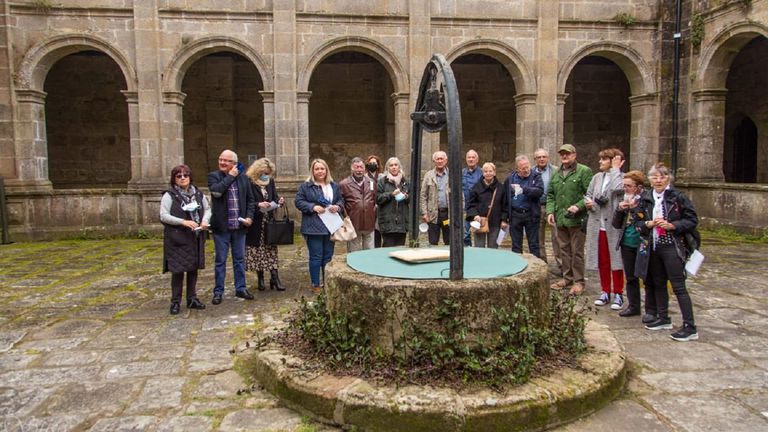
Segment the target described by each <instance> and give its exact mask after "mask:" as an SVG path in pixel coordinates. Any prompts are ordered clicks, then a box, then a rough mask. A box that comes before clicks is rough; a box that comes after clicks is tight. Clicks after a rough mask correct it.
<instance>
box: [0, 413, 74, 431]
mask: <svg viewBox="0 0 768 432" xmlns="http://www.w3.org/2000/svg"><path fill="white" fill-rule="evenodd" d="M82 421H83V420H82V419H81V418H78V417H76V416H53V417H13V416H11V417H5V418H0V430H1V431H3V432H29V431H57V432H58V431H71V430H76V428H77V426H78V425H79V424H80V423H82Z"/></svg>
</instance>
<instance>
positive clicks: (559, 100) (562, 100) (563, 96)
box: [557, 93, 571, 105]
mask: <svg viewBox="0 0 768 432" xmlns="http://www.w3.org/2000/svg"><path fill="white" fill-rule="evenodd" d="M570 95H571V94H570V93H558V94H557V104H558V105H565V100H566V99H568V96H570Z"/></svg>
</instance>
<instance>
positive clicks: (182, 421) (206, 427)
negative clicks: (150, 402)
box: [157, 416, 213, 432]
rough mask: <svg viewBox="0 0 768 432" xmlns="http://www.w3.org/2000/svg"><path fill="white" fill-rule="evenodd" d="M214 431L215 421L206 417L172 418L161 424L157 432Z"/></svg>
mask: <svg viewBox="0 0 768 432" xmlns="http://www.w3.org/2000/svg"><path fill="white" fill-rule="evenodd" d="M212 429H213V420H211V419H210V418H209V417H204V416H183V417H170V418H168V419H167V420H165V421H164V422H163V423H161V424H160V426H158V428H157V432H207V431H210V430H212Z"/></svg>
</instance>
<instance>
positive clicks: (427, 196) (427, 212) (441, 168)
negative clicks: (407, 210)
mask: <svg viewBox="0 0 768 432" xmlns="http://www.w3.org/2000/svg"><path fill="white" fill-rule="evenodd" d="M432 163H433V164H434V168H433V169H431V170H429V171H427V173H426V174H424V180H422V181H421V191H420V192H419V194H420V195H419V199H420V201H421V202H420V205H421V219H422V220H423V221H424V222H426V223H427V225H428V226H429V228H428V229H427V238H428V239H429V244H431V245H436V244H437V243H438V242H439V241H440V233H441V232H442V233H443V244H446V245H447V244H450V242H451V235H450V227H449V226H448V223H447V222H446V221H447V220H448V195H449V193H450V186H449V184H448V174H449V173H448V166H447V165H448V155H447V154H445V152H444V151H442V150H438V151H436V152H435V153H434V154H432Z"/></svg>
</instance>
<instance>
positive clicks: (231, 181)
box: [208, 150, 256, 305]
mask: <svg viewBox="0 0 768 432" xmlns="http://www.w3.org/2000/svg"><path fill="white" fill-rule="evenodd" d="M241 171H243V166H242V165H241V164H239V163H238V162H237V154H236V153H235V152H233V151H232V150H224V151H223V152H221V155H220V156H219V169H218V170H217V171H213V172H211V173H210V174H208V189H209V190H210V191H211V196H212V198H213V200H212V210H213V215H212V217H211V231H213V244H214V249H215V251H216V267H215V280H216V286H215V287H214V288H213V300H212V301H211V303H213V304H215V305H217V304H220V303H221V300H222V297H223V296H224V279H225V276H226V274H227V267H226V266H227V255H228V254H229V249H230V247H231V248H232V269H233V271H234V273H235V296H236V297H240V298H243V299H246V300H253V294H251V293H250V292H248V289H247V288H246V285H245V234H246V232H247V231H248V227H249V226H251V223H252V222H253V216H254V212H255V211H256V197H255V196H254V195H253V190H252V189H251V186H250V182H249V180H248V177H246V176H245V175H244V174H241Z"/></svg>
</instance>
